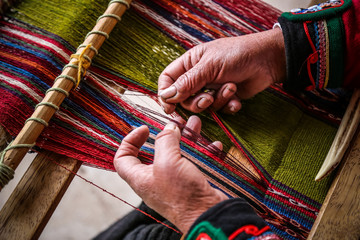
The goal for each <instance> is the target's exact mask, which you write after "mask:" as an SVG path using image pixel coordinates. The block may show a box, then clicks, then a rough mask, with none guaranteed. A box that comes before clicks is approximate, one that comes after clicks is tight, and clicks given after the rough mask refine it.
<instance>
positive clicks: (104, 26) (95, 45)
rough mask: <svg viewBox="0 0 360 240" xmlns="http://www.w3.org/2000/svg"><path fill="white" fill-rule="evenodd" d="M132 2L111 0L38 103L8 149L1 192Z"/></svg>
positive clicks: (3, 156)
mask: <svg viewBox="0 0 360 240" xmlns="http://www.w3.org/2000/svg"><path fill="white" fill-rule="evenodd" d="M130 3H131V0H111V1H110V3H109V6H108V8H107V9H106V11H105V12H104V14H103V15H101V16H100V17H99V19H98V21H97V23H96V25H95V27H94V28H93V29H92V31H91V32H89V33H88V34H87V36H86V37H85V40H84V42H83V44H81V45H80V46H79V48H78V50H77V52H76V54H74V55H73V56H72V59H71V60H70V62H69V64H67V65H66V66H65V67H64V69H63V71H62V73H61V74H60V75H59V76H58V77H57V78H56V79H55V83H54V85H53V86H52V88H50V89H49V90H48V91H47V93H46V95H45V97H44V99H43V100H42V102H41V103H40V104H38V106H37V108H36V109H35V111H34V113H33V114H32V115H31V117H30V118H29V119H28V120H27V121H26V122H25V125H24V127H23V128H22V130H21V131H20V133H19V134H18V135H17V137H16V138H15V139H14V141H13V142H12V143H11V144H10V145H9V146H8V148H6V149H5V150H4V153H3V155H2V161H0V164H1V166H0V167H1V168H0V177H1V178H2V179H5V180H2V181H1V182H0V190H1V189H2V187H3V186H4V185H5V184H6V183H7V182H8V181H10V180H11V179H12V175H13V172H14V170H15V169H16V167H17V166H18V165H19V163H20V162H21V160H22V159H23V158H24V156H25V155H26V153H27V151H28V149H29V148H31V147H32V146H33V145H34V144H35V142H36V140H37V138H38V137H39V136H40V134H41V132H42V131H43V129H44V128H45V127H46V126H47V124H48V122H49V121H50V119H51V118H52V116H53V115H54V114H55V112H56V111H57V109H58V107H59V106H60V105H61V103H62V102H63V101H64V99H65V97H67V96H68V95H69V92H70V91H71V90H72V89H73V88H74V86H76V85H77V84H78V83H79V81H80V79H78V72H79V71H78V69H80V71H82V73H84V72H85V71H86V68H87V67H88V66H89V65H90V63H91V60H92V58H93V57H94V56H95V55H96V54H97V51H98V49H99V48H100V47H101V46H102V44H103V43H104V41H105V40H106V39H107V38H108V37H109V34H110V32H111V31H112V29H113V28H114V27H115V25H116V23H117V22H118V21H119V20H120V18H121V16H122V15H123V14H124V12H125V11H126V9H127V8H128V7H129V6H130ZM84 50H85V51H84Z"/></svg>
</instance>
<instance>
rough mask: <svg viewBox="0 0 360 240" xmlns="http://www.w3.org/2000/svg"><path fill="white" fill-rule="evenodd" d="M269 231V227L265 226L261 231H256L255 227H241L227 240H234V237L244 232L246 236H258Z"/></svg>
mask: <svg viewBox="0 0 360 240" xmlns="http://www.w3.org/2000/svg"><path fill="white" fill-rule="evenodd" d="M268 230H270V227H269V226H266V227H264V228H262V229H260V230H259V229H258V228H257V227H256V226H254V225H246V226H243V227H241V228H239V229H238V230H236V231H235V232H233V233H232V234H231V235H230V236H229V240H232V239H234V238H235V237H236V236H238V235H239V234H240V233H242V232H245V233H246V234H249V235H252V236H259V235H261V234H263V233H264V232H266V231H268Z"/></svg>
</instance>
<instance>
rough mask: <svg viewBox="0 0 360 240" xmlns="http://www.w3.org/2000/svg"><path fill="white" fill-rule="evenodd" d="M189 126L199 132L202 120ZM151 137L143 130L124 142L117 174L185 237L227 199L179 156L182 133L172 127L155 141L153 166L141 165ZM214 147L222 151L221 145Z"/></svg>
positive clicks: (195, 121) (118, 160) (134, 132)
mask: <svg viewBox="0 0 360 240" xmlns="http://www.w3.org/2000/svg"><path fill="white" fill-rule="evenodd" d="M186 126H187V127H189V128H190V129H192V130H193V131H195V132H200V128H201V122H200V119H199V118H198V117H195V116H193V117H191V118H190V119H189V121H188V123H187V124H186ZM148 135H149V130H148V128H147V127H146V126H142V127H140V128H137V129H135V130H134V131H132V132H131V133H130V134H129V135H127V136H126V137H125V138H124V140H123V142H122V143H121V146H120V148H119V150H118V151H117V153H116V155H115V158H114V165H115V168H116V171H117V172H118V174H119V175H120V177H122V178H123V179H124V180H125V181H126V182H127V183H128V184H129V185H130V187H131V188H132V189H134V191H135V192H136V193H137V194H138V195H139V196H140V197H141V198H142V199H143V200H144V202H145V203H146V204H147V205H148V206H149V207H150V208H152V209H154V210H155V211H156V212H158V213H159V214H161V215H162V216H163V217H165V218H166V219H168V220H169V221H170V222H172V223H173V224H174V225H175V226H177V227H178V228H179V229H180V230H181V231H182V232H183V233H186V232H187V231H188V229H189V228H190V226H191V224H192V223H193V222H194V221H195V220H196V219H197V218H198V217H199V216H200V215H201V214H202V213H203V212H205V211H206V210H207V209H208V208H210V207H212V206H214V205H215V204H217V203H219V202H221V201H223V200H225V199H227V197H226V195H225V194H224V193H222V192H220V191H219V190H217V189H214V188H212V187H211V186H210V184H209V183H208V182H207V180H206V178H205V176H204V175H203V174H202V173H201V172H200V171H199V170H198V169H197V167H195V165H194V164H192V163H191V162H190V161H188V160H187V159H186V158H183V157H182V156H181V155H180V146H179V142H180V137H181V132H180V129H179V128H178V127H177V126H176V125H175V124H173V123H169V124H168V125H166V127H165V129H164V130H163V131H162V132H161V133H159V134H158V135H157V137H156V141H155V158H154V163H153V164H152V165H145V164H142V163H141V162H140V160H139V159H138V158H137V155H138V152H139V148H140V147H141V146H142V145H143V144H144V142H145V141H146V139H147V137H148ZM213 144H214V145H215V146H217V147H218V148H221V147H222V145H221V143H220V142H214V143H213Z"/></svg>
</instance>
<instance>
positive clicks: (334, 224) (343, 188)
mask: <svg viewBox="0 0 360 240" xmlns="http://www.w3.org/2000/svg"><path fill="white" fill-rule="evenodd" d="M354 139H355V140H354V142H353V143H352V144H351V147H350V148H349V151H348V152H347V154H346V155H345V157H344V159H343V161H342V164H341V165H340V167H339V169H338V173H337V176H336V178H335V179H334V181H333V182H332V185H331V187H330V189H329V191H328V194H327V196H326V199H325V201H324V203H323V206H322V208H321V210H320V212H319V215H318V217H317V219H316V221H315V223H314V225H313V227H312V229H311V232H310V234H309V237H308V239H312V240H318V239H319V240H320V239H349V240H350V239H354V240H355V239H356V240H357V239H360V211H359V210H360V133H359V130H358V132H357V133H356V135H355V138H354Z"/></svg>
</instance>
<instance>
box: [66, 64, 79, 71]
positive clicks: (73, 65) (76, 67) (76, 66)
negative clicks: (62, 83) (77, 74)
mask: <svg viewBox="0 0 360 240" xmlns="http://www.w3.org/2000/svg"><path fill="white" fill-rule="evenodd" d="M68 67H71V68H75V69H78V68H79V66H78V65H76V64H70V63H69V64H66V65H65V66H64V67H63V70H64V69H65V68H68Z"/></svg>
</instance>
